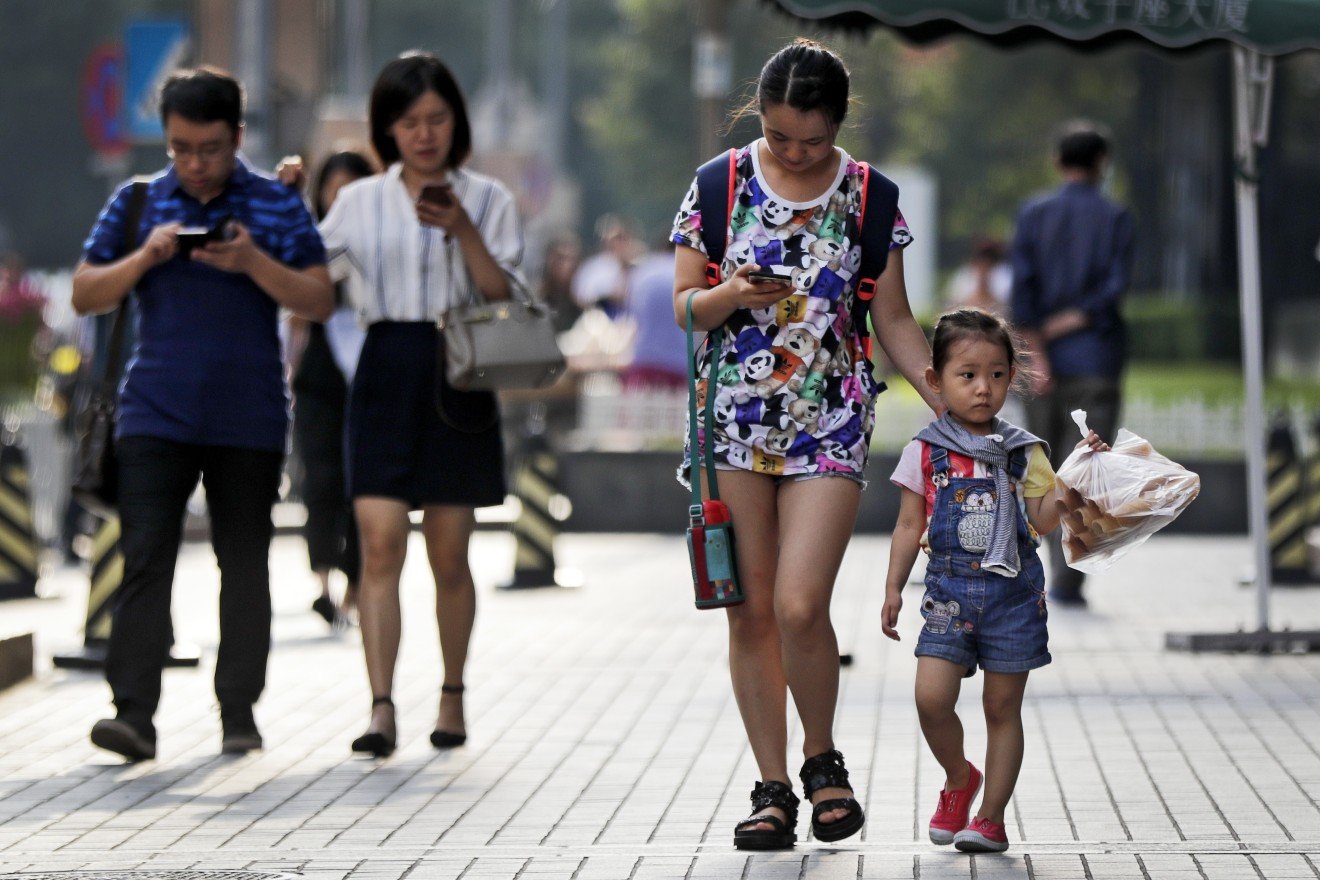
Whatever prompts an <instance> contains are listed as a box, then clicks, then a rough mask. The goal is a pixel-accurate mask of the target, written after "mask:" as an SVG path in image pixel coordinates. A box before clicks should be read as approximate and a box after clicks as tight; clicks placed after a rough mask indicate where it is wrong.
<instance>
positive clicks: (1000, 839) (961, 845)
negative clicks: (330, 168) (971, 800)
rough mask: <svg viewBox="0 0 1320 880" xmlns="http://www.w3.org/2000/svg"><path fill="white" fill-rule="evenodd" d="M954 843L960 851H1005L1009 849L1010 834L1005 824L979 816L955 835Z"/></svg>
mask: <svg viewBox="0 0 1320 880" xmlns="http://www.w3.org/2000/svg"><path fill="white" fill-rule="evenodd" d="M953 845H954V847H956V848H957V850H958V851H959V852H969V853H981V852H1003V851H1004V850H1006V849H1008V835H1007V834H1005V833H1004V826H1003V825H1000V824H999V823H998V822H991V821H990V820H989V819H982V818H981V817H980V816H978V817H976V818H975V819H973V820H972V824H970V825H968V826H967V827H966V828H964V829H963V830H962V831H959V832H958V833H957V834H955V835H954V836H953Z"/></svg>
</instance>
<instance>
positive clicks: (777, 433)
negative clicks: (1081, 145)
mask: <svg viewBox="0 0 1320 880" xmlns="http://www.w3.org/2000/svg"><path fill="white" fill-rule="evenodd" d="M759 144H760V141H759V140H758V141H755V142H753V143H752V144H750V145H748V146H746V147H743V148H742V149H740V150H739V151H738V155H737V160H736V161H737V174H736V179H735V182H734V188H735V189H734V191H735V198H734V207H733V210H732V211H731V212H730V218H729V227H730V229H729V232H730V238H729V244H728V247H727V248H726V253H725V255H724V262H723V265H722V271H723V274H724V277H726V278H727V277H728V276H729V275H731V274H733V272H734V271H735V270H736V269H737V268H738V267H739V266H742V265H745V264H747V263H756V264H757V265H759V266H762V267H769V266H782V267H787V268H789V269H791V271H792V280H793V286H794V288H796V290H795V291H794V293H793V294H791V295H790V296H788V297H787V298H785V299H781V300H779V302H777V303H775V304H774V305H773V306H768V307H766V308H763V309H738V310H736V311H735V312H734V313H733V314H732V315H730V316H729V318H728V320H727V321H726V322H725V324H724V327H723V331H724V333H723V337H722V340H723V341H722V345H721V352H720V362H719V363H718V364H716V365H714V369H713V370H712V369H711V367H712V365H711V363H710V356H711V351H710V349H709V348H706V349H705V350H704V352H703V354H702V355H701V362H700V364H699V370H700V372H699V377H700V378H699V380H698V388H697V399H698V400H704V399H705V395H706V393H707V389H708V386H709V381H710V379H711V378H712V377H713V378H714V380H715V385H714V388H715V398H714V422H715V442H714V445H713V447H712V449H713V453H714V458H715V464H716V467H718V468H722V469H726V470H728V469H738V470H750V471H754V472H757V473H763V474H770V475H773V476H792V475H799V474H825V473H839V474H844V475H852V476H854V477H856V478H859V479H860V477H861V474H862V471H863V470H864V469H865V467H866V454H867V450H868V449H869V447H870V443H871V429H872V426H873V422H874V410H873V408H872V404H873V401H874V399H875V395H876V383H875V380H874V378H872V376H871V372H870V370H869V369H868V368H867V365H866V361H865V359H864V358H863V357H862V354H861V341H860V339H859V337H858V334H857V333H856V331H855V330H854V329H853V327H852V313H851V309H852V303H853V295H854V290H855V288H856V286H857V278H856V274H857V271H858V269H859V268H860V264H861V253H862V248H861V244H860V241H859V236H858V229H857V219H858V217H857V215H858V210H859V205H860V204H861V195H862V168H861V166H860V165H858V164H857V163H856V162H855V161H853V159H852V158H851V157H850V156H848V154H847V153H844V152H843V151H842V150H840V151H839V170H838V173H837V175H836V176H835V179H834V183H833V184H832V185H831V186H830V187H829V188H828V189H827V190H826V191H825V193H824V194H823V195H821V196H820V198H818V199H816V200H815V201H812V202H793V201H789V200H787V199H783V198H781V197H780V196H778V195H777V194H776V193H775V192H773V191H772V190H771V189H770V187H769V186H768V185H767V184H766V183H765V178H764V176H763V175H762V173H761V167H760V159H759V152H760V151H759V149H758V146H759ZM670 239H671V240H672V241H673V242H674V243H675V244H680V245H687V246H688V247H691V248H695V249H696V250H698V251H701V252H702V253H703V254H704V253H706V248H705V246H704V245H703V244H702V241H701V205H700V203H699V197H698V194H697V184H696V181H695V180H694V181H693V183H692V186H691V188H690V189H689V190H688V193H687V197H686V198H684V200H683V206H682V207H681V208H680V209H679V211H678V215H677V216H676V217H675V218H674V228H673V231H672V232H671V235H670ZM911 241H912V235H911V233H910V232H909V231H908V226H907V221H905V220H904V219H903V214H902V212H901V211H900V212H899V214H898V217H897V218H896V220H895V221H894V232H893V240H892V242H891V243H890V249H891V250H892V249H894V248H901V247H906V246H907V245H908V244H909V243H910V242H911ZM781 271H782V270H781ZM703 433H704V431H703ZM685 436H686V434H685ZM699 442H701V443H703V444H704V443H705V442H706V440H705V439H704V437H703V438H702V439H700V441H699ZM690 459H691V450H685V452H684V461H683V467H682V468H681V469H680V474H679V479H680V481H682V482H684V483H686V474H687V471H688V466H689V463H690Z"/></svg>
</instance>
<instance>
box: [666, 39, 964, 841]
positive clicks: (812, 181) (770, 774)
mask: <svg viewBox="0 0 1320 880" xmlns="http://www.w3.org/2000/svg"><path fill="white" fill-rule="evenodd" d="M847 107H848V72H847V69H846V68H845V67H844V65H843V62H842V60H841V59H840V58H839V57H838V56H837V55H835V54H834V53H833V52H831V51H830V50H828V49H826V48H825V47H823V46H821V45H820V44H818V43H815V42H813V41H810V40H805V39H799V40H797V41H796V42H794V43H792V44H790V45H789V46H787V47H785V48H784V49H782V50H781V51H780V52H778V53H777V54H776V55H774V56H773V57H772V58H771V59H770V60H769V61H768V62H767V63H766V65H765V67H764V68H763V69H762V71H761V76H760V79H759V82H758V87H757V94H756V96H755V98H754V99H753V101H752V102H751V103H750V104H749V106H748V107H747V108H745V110H746V112H755V113H757V114H758V116H759V118H760V121H761V125H762V130H763V134H764V136H763V137H762V138H760V139H758V140H756V141H755V142H753V143H752V144H750V145H748V146H746V147H744V148H742V149H741V150H739V151H738V154H737V160H736V161H737V166H736V168H737V171H736V179H735V181H734V185H735V196H736V198H735V202H734V208H733V210H732V212H731V216H730V218H729V236H728V239H727V240H728V242H729V245H728V247H727V251H726V254H725V256H724V260H723V265H722V273H721V277H722V278H723V281H722V282H721V283H720V284H717V285H716V286H714V287H707V282H706V280H705V267H706V254H705V249H704V246H703V244H702V241H701V208H702V206H701V205H700V204H699V197H698V192H697V187H696V184H695V183H694V184H693V186H692V188H691V189H690V190H689V192H688V194H687V197H686V199H685V200H684V202H683V206H682V208H681V209H680V210H679V213H678V216H677V217H676V219H675V221H674V229H673V234H672V239H673V241H674V242H675V243H676V244H678V245H679V247H678V248H677V260H676V264H675V285H674V290H675V294H674V308H675V314H676V317H677V320H678V322H679V324H680V325H685V324H686V308H687V304H688V300H689V298H692V307H693V315H694V323H695V325H696V328H697V329H698V330H711V331H713V330H717V329H718V330H719V331H720V332H721V338H722V340H723V346H722V352H721V357H720V361H719V363H717V364H711V363H710V351H709V349H707V350H706V353H705V355H704V357H703V359H702V361H701V362H700V364H699V371H700V386H699V388H698V396H699V398H700V397H701V396H702V395H703V394H704V393H711V394H713V395H714V401H713V402H714V412H715V419H716V424H715V428H714V437H711V438H706V439H705V440H703V441H701V442H703V443H704V442H711V443H712V448H713V452H714V459H715V462H716V467H717V468H718V469H719V471H720V473H719V488H720V495H721V497H722V498H723V499H724V500H725V501H726V502H727V504H728V505H729V507H730V509H731V512H732V514H733V521H734V522H735V523H736V528H737V533H738V543H737V563H738V570H739V574H740V580H741V583H742V587H743V591H744V593H745V594H746V596H747V601H746V602H745V603H744V604H742V605H740V606H737V607H733V608H730V609H728V620H729V636H730V637H729V655H730V664H729V665H730V672H731V675H732V678H733V690H734V695H735V697H736V699H737V702H738V707H739V710H740V712H741V714H742V719H743V725H744V727H745V729H746V732H747V736H748V739H749V741H750V744H751V748H752V752H753V754H754V755H755V758H756V762H757V767H758V769H759V771H760V776H761V779H760V781H758V782H757V783H756V786H755V788H754V789H753V792H752V806H753V810H752V816H751V817H750V818H749V819H747V820H746V821H744V822H741V823H739V824H738V825H737V826H736V828H735V831H734V844H735V846H737V847H739V848H744V849H779V848H786V847H791V846H792V845H793V843H794V841H795V839H796V835H795V832H794V826H795V823H796V819H797V806H798V803H799V802H798V799H797V797H796V795H795V794H794V793H793V790H792V785H791V783H790V781H789V776H788V764H787V760H786V752H787V738H788V734H787V725H786V722H785V710H786V705H787V697H788V695H789V694H791V695H792V697H793V702H794V705H795V706H796V708H797V711H798V715H799V717H800V718H801V721H802V728H803V735H804V743H803V750H804V757H805V758H806V762H805V763H804V764H803V767H802V770H801V772H800V774H799V776H800V778H801V779H802V782H803V787H804V788H803V790H804V794H805V796H806V797H807V798H808V799H809V800H810V801H811V804H812V807H813V815H812V823H811V824H812V830H813V833H814V835H815V837H816V838H817V839H819V840H825V841H832V840H839V839H842V838H845V837H848V836H850V835H852V834H854V833H856V832H857V831H858V830H859V829H860V828H861V826H862V823H863V821H864V817H863V814H862V809H861V806H860V805H859V804H858V802H857V800H856V799H855V798H854V797H853V792H852V789H851V786H850V785H849V783H848V775H847V770H846V769H845V767H844V764H843V757H842V755H840V754H839V752H838V751H836V750H835V748H834V737H833V722H834V712H835V704H836V701H837V695H838V682H839V657H838V642H837V640H836V638H835V634H834V630H833V627H832V625H831V623H830V615H829V604H830V595H831V592H832V590H833V587H834V579H835V576H836V574H837V572H838V568H839V564H840V562H841V561H842V559H843V554H844V550H845V548H846V546H847V543H848V538H849V536H850V535H851V532H852V529H853V525H854V522H855V520H856V515H857V509H858V505H859V502H860V495H861V490H862V487H863V479H862V474H863V470H864V468H865V465H866V455H867V447H868V445H869V442H870V436H871V429H872V423H873V418H874V415H873V413H874V410H873V404H874V398H875V396H876V393H877V390H878V388H877V384H876V382H875V381H874V379H873V378H872V376H871V373H870V369H869V365H868V363H867V362H866V359H865V357H864V356H863V355H862V343H861V339H860V333H859V331H862V328H856V327H854V326H853V325H852V317H851V307H852V303H853V297H854V294H855V287H856V282H857V278H856V274H857V272H858V269H859V268H860V261H861V246H860V243H859V236H858V215H859V205H860V202H861V195H862V184H863V175H862V169H861V166H860V165H859V164H858V163H856V162H855V161H853V159H852V158H851V157H849V156H848V154H847V153H845V152H844V151H843V150H841V149H839V148H838V147H836V146H835V138H836V136H837V134H838V131H839V126H840V125H841V123H842V122H843V120H844V116H845V114H846V112H847ZM910 240H911V236H910V234H909V233H908V229H907V224H906V222H905V221H904V220H903V219H902V215H901V214H899V215H898V217H897V218H896V219H895V223H894V228H893V241H892V243H891V245H890V247H891V252H890V255H889V258H888V262H887V266H886V269H885V271H884V272H883V274H882V275H881V276H880V278H879V279H878V285H877V291H876V295H875V298H874V299H873V300H872V303H871V306H870V314H871V319H872V323H873V324H874V326H875V327H876V328H877V336H878V339H879V342H880V345H881V347H882V348H883V349H884V351H885V353H886V354H887V355H888V356H889V358H890V360H891V361H893V363H894V364H895V366H896V367H897V368H898V371H899V372H900V373H901V374H902V375H903V376H904V377H906V378H907V379H908V381H909V382H911V383H912V385H913V387H915V388H916V389H917V390H918V391H919V392H920V393H921V395H922V397H923V398H924V399H926V401H927V402H928V403H930V404H931V405H932V408H934V407H935V406H936V404H937V402H938V401H937V400H936V398H935V397H934V395H933V394H932V393H931V392H930V390H929V389H928V388H927V387H926V384H925V380H924V371H925V369H926V367H927V365H928V364H929V362H930V349H929V347H928V346H927V343H926V338H925V336H924V334H923V333H922V331H921V328H920V327H918V325H917V323H916V321H915V320H914V319H913V317H912V312H911V309H910V307H909V305H908V301H907V291H906V288H905V286H904V283H903V261H902V250H901V248H902V247H903V246H904V245H906V244H907V243H908V242H909V241H910ZM758 267H787V268H788V269H789V270H791V279H790V280H789V281H788V283H765V282H753V281H752V280H750V279H749V278H748V277H747V276H748V273H749V272H750V271H751V270H752V269H754V268H758ZM780 271H781V272H782V271H784V269H783V268H780ZM862 332H864V331H862ZM712 380H713V381H712ZM702 433H703V434H704V432H702ZM693 452H694V451H693V450H688V452H687V454H686V456H685V460H684V466H683V471H682V477H683V479H684V480H686V479H687V473H688V469H689V467H690V464H691V462H692V461H693V458H694V456H693Z"/></svg>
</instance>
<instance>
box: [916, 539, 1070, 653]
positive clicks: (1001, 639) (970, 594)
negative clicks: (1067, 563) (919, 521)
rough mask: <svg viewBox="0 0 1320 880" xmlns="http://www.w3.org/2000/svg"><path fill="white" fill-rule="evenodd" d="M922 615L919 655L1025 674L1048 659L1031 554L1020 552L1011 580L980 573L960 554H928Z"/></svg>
mask: <svg viewBox="0 0 1320 880" xmlns="http://www.w3.org/2000/svg"><path fill="white" fill-rule="evenodd" d="M921 616H922V617H924V618H925V619H926V623H925V626H923V627H922V628H921V635H920V636H918V638H917V650H916V654H917V656H918V657H939V658H941V659H944V660H948V661H950V662H952V663H957V664H958V665H959V666H965V667H967V675H969V676H970V675H973V674H975V672H976V667H977V666H978V665H979V666H980V667H981V668H982V669H984V670H986V671H987V672H1010V673H1011V672H1026V671H1028V670H1031V669H1038V668H1040V667H1041V666H1044V665H1046V664H1047V663H1049V662H1050V652H1049V630H1048V627H1047V625H1046V624H1047V622H1048V617H1049V615H1048V612H1047V610H1046V608H1045V573H1044V570H1043V568H1042V567H1041V563H1040V557H1039V556H1037V555H1036V554H1035V553H1034V552H1031V553H1029V554H1028V553H1023V554H1022V571H1021V572H1020V573H1019V574H1018V576H1017V577H1015V578H1006V577H1001V576H1000V575H997V574H988V573H984V572H982V571H980V563H979V562H978V561H974V560H971V559H968V558H965V557H959V556H940V555H932V556H931V558H930V560H929V561H928V563H927V565H926V595H925V596H924V597H922V600H921Z"/></svg>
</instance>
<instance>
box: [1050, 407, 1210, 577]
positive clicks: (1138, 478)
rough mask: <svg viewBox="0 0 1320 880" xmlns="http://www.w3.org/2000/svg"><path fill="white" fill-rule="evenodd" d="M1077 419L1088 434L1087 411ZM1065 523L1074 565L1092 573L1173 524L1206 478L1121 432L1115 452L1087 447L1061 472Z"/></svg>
mask: <svg viewBox="0 0 1320 880" xmlns="http://www.w3.org/2000/svg"><path fill="white" fill-rule="evenodd" d="M1072 417H1073V421H1075V422H1076V423H1077V427H1078V428H1080V429H1081V431H1082V436H1083V437H1085V436H1086V435H1087V433H1088V430H1089V429H1088V428H1087V427H1086V412H1085V411H1084V410H1080V409H1078V410H1073V413H1072ZM1056 478H1057V480H1058V483H1059V498H1060V499H1061V501H1062V504H1063V509H1062V511H1061V517H1060V524H1061V526H1062V528H1063V555H1064V558H1065V559H1066V560H1067V562H1068V565H1069V566H1071V567H1072V568H1075V569H1077V570H1078V571H1084V572H1087V573H1089V574H1095V573H1096V572H1100V571H1104V570H1105V569H1107V568H1109V566H1111V565H1113V564H1114V562H1115V560H1117V559H1119V558H1120V557H1122V556H1124V555H1126V554H1127V553H1128V551H1130V550H1131V549H1132V548H1134V547H1137V546H1139V545H1141V544H1142V543H1144V542H1145V540H1146V539H1147V538H1149V537H1150V536H1151V535H1153V534H1155V533H1156V532H1158V531H1159V530H1160V529H1162V528H1164V527H1165V526H1167V525H1168V524H1169V523H1171V522H1173V521H1174V519H1176V518H1177V516H1178V514H1180V513H1182V512H1183V509H1184V508H1186V507H1187V505H1189V504H1191V503H1192V499H1194V498H1195V497H1196V496H1197V494H1198V493H1199V492H1200V491H1201V478H1200V477H1199V476H1197V475H1196V474H1194V473H1192V472H1191V471H1189V470H1187V469H1186V468H1185V467H1183V466H1182V465H1180V464H1178V463H1177V462H1174V461H1170V460H1169V459H1167V458H1165V457H1164V456H1162V455H1160V454H1159V453H1158V452H1156V451H1155V449H1154V448H1153V447H1152V446H1151V445H1150V444H1149V443H1148V442H1146V441H1145V440H1143V439H1142V438H1140V437H1138V436H1137V435H1136V434H1133V433H1132V432H1131V431H1129V430H1127V429H1126V428H1120V429H1119V431H1118V436H1117V437H1115V438H1114V441H1113V447H1112V449H1111V451H1109V452H1093V451H1092V450H1090V449H1088V448H1086V447H1082V448H1080V449H1075V450H1073V453H1072V455H1070V456H1068V459H1067V460H1066V461H1065V462H1064V463H1063V465H1062V466H1061V467H1060V468H1059V471H1058V474H1057V477H1056Z"/></svg>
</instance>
